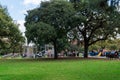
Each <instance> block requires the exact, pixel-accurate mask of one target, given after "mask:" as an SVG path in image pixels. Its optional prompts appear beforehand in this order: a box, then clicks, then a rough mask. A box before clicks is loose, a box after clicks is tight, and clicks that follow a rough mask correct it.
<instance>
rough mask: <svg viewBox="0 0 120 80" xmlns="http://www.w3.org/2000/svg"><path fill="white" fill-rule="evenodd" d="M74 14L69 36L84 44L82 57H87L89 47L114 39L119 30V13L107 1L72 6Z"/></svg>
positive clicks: (79, 3)
mask: <svg viewBox="0 0 120 80" xmlns="http://www.w3.org/2000/svg"><path fill="white" fill-rule="evenodd" d="M73 5H75V6H76V7H74V8H75V9H76V14H75V16H76V17H75V18H74V20H73V26H74V27H75V28H74V29H72V30H71V31H70V32H69V34H70V33H71V35H73V37H72V38H74V37H76V38H77V39H78V40H80V41H83V42H84V57H85V58H87V57H88V48H89V46H90V45H92V44H94V43H96V42H98V41H101V40H106V39H108V38H115V37H116V36H117V34H118V33H119V31H118V30H119V29H120V24H119V20H120V13H119V12H118V11H117V10H116V8H115V7H114V6H109V4H108V2H107V0H94V2H93V1H91V0H88V2H78V4H73Z"/></svg>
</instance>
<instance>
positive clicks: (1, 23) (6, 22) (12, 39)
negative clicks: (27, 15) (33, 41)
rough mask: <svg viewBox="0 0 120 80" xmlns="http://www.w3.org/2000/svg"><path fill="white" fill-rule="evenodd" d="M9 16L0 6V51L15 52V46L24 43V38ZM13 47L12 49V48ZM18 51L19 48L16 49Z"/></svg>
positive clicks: (5, 9) (4, 8)
mask: <svg viewBox="0 0 120 80" xmlns="http://www.w3.org/2000/svg"><path fill="white" fill-rule="evenodd" d="M18 26H19V25H18V24H16V23H14V21H13V20H12V18H11V17H10V16H9V13H8V11H7V8H6V7H3V6H1V5H0V49H1V51H5V50H7V51H8V49H9V50H15V48H16V47H17V46H19V45H20V43H21V44H23V43H24V37H23V36H22V33H21V32H20V30H19V28H18ZM13 47H14V48H13ZM18 49H19V48H18Z"/></svg>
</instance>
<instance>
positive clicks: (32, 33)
mask: <svg viewBox="0 0 120 80" xmlns="http://www.w3.org/2000/svg"><path fill="white" fill-rule="evenodd" d="M74 13H75V10H74V8H73V6H72V5H71V3H69V2H68V1H66V0H51V1H46V2H42V3H41V4H40V7H38V8H35V9H33V10H30V11H28V15H27V16H26V18H25V20H26V23H25V27H26V37H27V39H28V43H30V42H33V43H35V44H37V45H39V46H40V45H41V43H42V42H44V43H48V42H51V43H52V44H53V45H54V48H55V54H57V50H58V49H59V47H58V46H59V44H62V43H63V42H64V40H62V39H65V38H67V37H66V34H67V32H68V31H69V30H70V29H71V28H72V27H71V26H70V24H71V21H72V18H71V16H73V15H74ZM41 22H42V24H40V23H41ZM39 24H40V25H39ZM42 29H45V30H42ZM38 30H39V31H38ZM60 46H61V45H60ZM58 51H59V50H58Z"/></svg>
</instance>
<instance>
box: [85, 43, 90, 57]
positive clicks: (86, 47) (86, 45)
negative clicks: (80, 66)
mask: <svg viewBox="0 0 120 80" xmlns="http://www.w3.org/2000/svg"><path fill="white" fill-rule="evenodd" d="M88 47H89V46H88V43H86V42H85V43H84V58H88Z"/></svg>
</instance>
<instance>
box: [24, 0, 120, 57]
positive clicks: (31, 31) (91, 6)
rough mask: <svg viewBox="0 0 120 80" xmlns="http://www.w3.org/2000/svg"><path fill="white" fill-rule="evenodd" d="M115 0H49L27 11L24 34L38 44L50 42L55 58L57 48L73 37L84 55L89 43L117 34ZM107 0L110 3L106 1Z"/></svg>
mask: <svg viewBox="0 0 120 80" xmlns="http://www.w3.org/2000/svg"><path fill="white" fill-rule="evenodd" d="M115 2H119V0H114V2H113V0H94V1H92V0H69V1H68V0H50V1H45V2H42V3H41V4H40V6H39V7H37V8H35V9H33V10H29V11H28V14H27V15H26V18H25V20H26V23H25V27H26V32H25V34H26V37H27V39H28V43H30V42H32V43H35V44H36V45H37V47H39V46H40V45H41V44H45V43H52V44H53V45H54V48H55V58H57V57H58V56H57V53H58V51H59V48H61V45H62V44H64V45H62V48H64V47H63V46H65V45H66V44H67V43H68V42H69V41H68V40H70V41H71V40H74V39H77V40H78V41H79V42H83V44H84V57H85V58H87V57H88V49H89V46H90V45H92V44H94V43H96V42H98V41H101V40H106V39H108V38H109V39H112V38H115V37H116V36H117V34H119V32H120V31H119V30H120V23H119V20H120V13H119V12H118V4H119V3H118V4H115ZM110 3H111V4H110Z"/></svg>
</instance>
